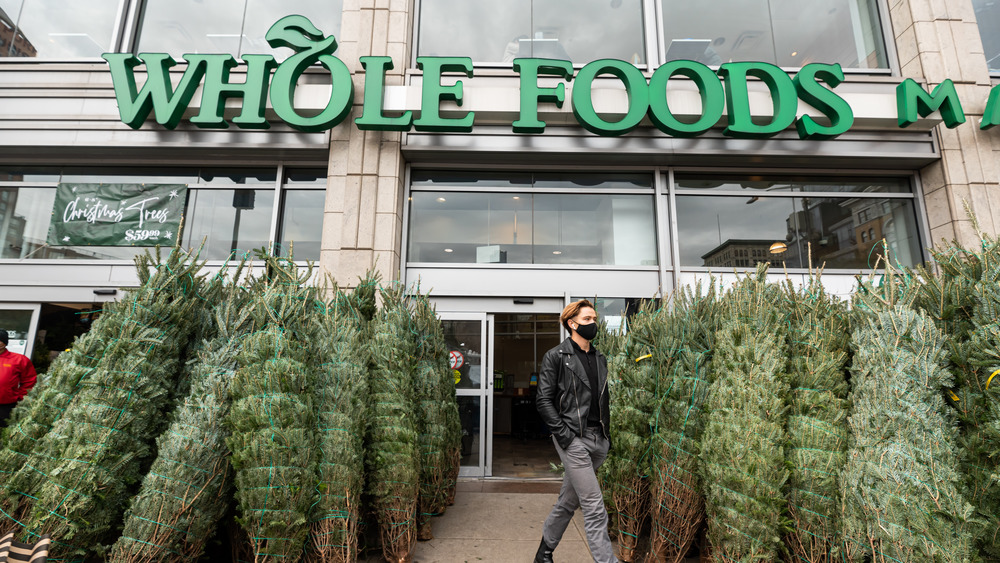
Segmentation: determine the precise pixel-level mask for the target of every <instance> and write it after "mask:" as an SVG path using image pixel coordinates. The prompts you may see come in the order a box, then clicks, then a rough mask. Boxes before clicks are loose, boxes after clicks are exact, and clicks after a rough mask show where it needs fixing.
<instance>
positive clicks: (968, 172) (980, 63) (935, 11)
mask: <svg viewBox="0 0 1000 563" xmlns="http://www.w3.org/2000/svg"><path fill="white" fill-rule="evenodd" d="M889 5H890V14H891V16H892V28H893V35H894V36H895V40H896V50H897V52H898V54H899V64H900V67H901V69H902V75H903V78H914V79H916V80H918V81H920V80H925V81H926V83H927V84H926V86H927V91H928V92H931V91H933V88H934V87H935V86H937V85H938V84H940V83H941V82H943V81H944V80H945V79H948V78H950V79H951V80H952V81H953V82H954V83H955V88H956V90H957V92H958V96H959V99H960V100H961V102H962V109H963V110H964V111H965V117H966V122H965V123H963V124H962V125H960V126H958V127H956V128H955V129H948V128H946V127H945V126H944V125H939V126H938V127H937V128H936V133H935V134H936V135H937V136H938V140H939V142H940V147H941V160H940V161H939V162H936V163H934V164H932V165H930V166H927V167H926V168H924V169H923V170H921V171H920V180H921V183H922V184H923V192H924V201H925V203H926V206H927V216H928V222H929V224H930V229H931V239H932V241H933V244H934V245H935V246H939V245H941V244H944V243H942V240H944V241H946V243H950V242H951V241H952V240H958V241H959V242H960V243H962V244H963V246H968V245H971V244H974V243H977V242H978V240H979V237H978V235H977V234H976V232H975V229H974V228H973V226H972V222H971V221H970V220H969V217H968V215H967V214H966V211H965V205H966V202H967V203H968V207H969V209H971V211H972V212H973V213H974V214H975V216H976V219H977V220H978V221H979V226H980V228H981V229H982V230H983V231H985V232H987V233H990V234H997V231H998V229H1000V184H998V181H1000V178H998V174H997V172H998V168H997V164H996V160H997V158H998V157H1000V154H998V153H997V152H994V151H1000V137H998V135H1000V132H996V131H981V130H980V129H979V122H980V120H981V119H982V117H983V111H984V109H985V107H986V99H987V97H988V96H989V92H990V76H989V69H988V67H987V64H986V56H985V55H984V53H983V43H982V39H981V38H980V35H979V27H978V25H977V24H976V15H975V12H974V11H973V7H972V0H889Z"/></svg>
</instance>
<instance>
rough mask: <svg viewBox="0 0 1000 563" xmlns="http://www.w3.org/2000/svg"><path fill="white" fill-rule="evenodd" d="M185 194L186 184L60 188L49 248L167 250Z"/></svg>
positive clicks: (175, 231)
mask: <svg viewBox="0 0 1000 563" xmlns="http://www.w3.org/2000/svg"><path fill="white" fill-rule="evenodd" d="M186 195H187V185H186V184H77V183H63V184H59V187H58V188H57V189H56V198H55V204H54V205H53V208H52V222H51V224H50V226H49V238H48V243H49V244H50V245H52V246H156V245H158V244H163V245H171V244H173V242H174V241H175V240H176V238H177V232H178V230H179V229H180V223H181V216H182V215H183V213H184V202H185V200H186V199H187V198H186V197H185V196H186Z"/></svg>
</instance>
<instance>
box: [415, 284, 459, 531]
mask: <svg viewBox="0 0 1000 563" xmlns="http://www.w3.org/2000/svg"><path fill="white" fill-rule="evenodd" d="M413 305H414V307H413V327H414V331H413V333H414V337H415V348H414V349H415V370H414V383H415V390H416V396H417V397H418V404H419V411H420V413H421V415H422V416H421V419H420V426H419V444H418V451H419V454H420V501H419V505H418V507H417V529H418V537H419V539H421V540H429V539H432V538H433V537H434V536H433V534H432V533H431V529H430V518H431V516H437V515H439V514H442V513H444V511H445V507H446V506H447V503H448V498H449V496H450V495H451V490H452V489H453V488H454V476H452V464H453V463H454V459H455V458H454V454H455V449H456V446H457V445H459V444H456V442H455V441H454V438H455V436H454V433H453V432H451V427H453V426H454V423H455V422H456V421H457V418H458V408H457V405H456V403H455V386H454V383H453V381H452V380H451V373H450V370H449V369H448V350H447V347H446V344H445V340H444V331H443V330H442V329H441V323H440V321H438V318H437V314H436V313H435V311H434V307H433V306H432V305H431V303H430V301H429V300H428V299H427V297H426V296H422V295H417V296H416V297H415V298H414V299H413ZM443 383H445V384H447V385H442V384H443ZM460 424H461V423H460V422H459V425H460ZM450 432H451V433H450ZM459 439H460V436H459Z"/></svg>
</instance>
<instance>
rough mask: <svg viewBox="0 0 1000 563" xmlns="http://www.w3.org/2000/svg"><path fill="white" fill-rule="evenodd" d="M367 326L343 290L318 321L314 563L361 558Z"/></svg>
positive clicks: (311, 553) (311, 557) (366, 393)
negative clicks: (317, 449)
mask: <svg viewBox="0 0 1000 563" xmlns="http://www.w3.org/2000/svg"><path fill="white" fill-rule="evenodd" d="M366 323H367V319H365V318H364V317H363V315H361V314H360V313H359V311H358V310H357V309H356V307H355V306H354V305H353V303H352V302H351V301H350V299H349V298H348V297H347V295H346V294H344V293H342V292H340V291H339V290H336V291H335V292H334V297H333V300H332V303H331V305H330V306H329V307H328V308H327V310H326V311H325V313H324V314H323V315H320V316H319V317H318V326H317V332H316V335H315V340H314V345H315V347H316V348H317V350H318V351H319V352H321V355H322V358H321V360H322V363H320V364H319V366H318V369H317V374H316V375H317V380H316V389H315V393H314V394H315V396H316V422H317V425H318V429H317V438H318V440H319V491H320V498H319V502H318V503H317V504H316V506H315V508H314V510H313V514H312V532H311V534H310V541H309V559H310V560H316V561H336V562H340V561H356V560H357V558H358V552H359V548H358V533H359V526H360V513H361V494H362V492H363V490H364V433H365V421H366V420H367V419H368V412H367V403H366V397H367V396H368V393H369V389H368V348H367V342H366V332H365V329H366Z"/></svg>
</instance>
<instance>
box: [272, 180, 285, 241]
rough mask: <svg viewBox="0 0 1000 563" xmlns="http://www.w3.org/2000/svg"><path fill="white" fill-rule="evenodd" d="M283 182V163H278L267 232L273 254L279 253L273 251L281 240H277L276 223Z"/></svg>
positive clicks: (281, 199)
mask: <svg viewBox="0 0 1000 563" xmlns="http://www.w3.org/2000/svg"><path fill="white" fill-rule="evenodd" d="M284 182H285V163H284V162H279V163H278V173H277V175H276V176H275V181H274V205H272V206H271V229H270V231H269V232H268V238H269V240H270V241H271V253H272V254H275V255H280V254H281V253H280V252H275V250H276V249H278V245H279V244H281V241H279V240H278V236H279V233H278V223H279V222H280V220H281V210H282V209H283V208H284V206H285V205H284V203H285V202H284V201H283V194H284V190H283V189H282V184H284Z"/></svg>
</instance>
